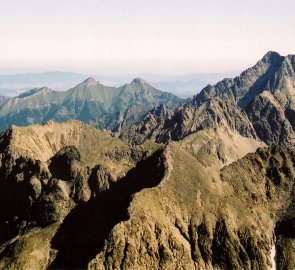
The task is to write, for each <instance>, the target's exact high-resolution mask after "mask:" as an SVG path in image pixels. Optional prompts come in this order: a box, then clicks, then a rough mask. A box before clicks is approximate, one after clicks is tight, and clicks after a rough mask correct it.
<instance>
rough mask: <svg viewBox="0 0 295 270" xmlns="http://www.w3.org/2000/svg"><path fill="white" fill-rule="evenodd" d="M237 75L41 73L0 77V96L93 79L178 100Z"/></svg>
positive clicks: (229, 73)
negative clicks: (136, 84) (145, 86)
mask: <svg viewBox="0 0 295 270" xmlns="http://www.w3.org/2000/svg"><path fill="white" fill-rule="evenodd" d="M237 74H238V72H227V73H196V74H189V75H180V76H168V75H159V74H130V75H128V74H127V75H109V76H106V75H90V74H79V73H71V72H61V71H52V72H43V73H16V74H11V73H10V74H1V73H0V94H2V95H5V96H10V97H11V96H15V95H18V94H20V93H22V92H24V91H27V90H30V89H32V88H41V87H43V86H45V85H46V86H47V87H49V88H51V89H53V90H56V91H65V90H67V89H69V88H72V87H74V86H75V85H77V84H78V83H79V82H81V81H84V80H85V79H86V78H88V77H91V76H92V77H94V78H95V79H97V80H99V81H100V82H101V83H102V84H104V85H109V86H115V87H119V86H121V85H123V84H124V83H125V82H128V81H130V80H132V78H134V77H137V76H139V77H142V78H145V79H146V80H147V81H148V82H150V83H151V84H152V85H154V86H155V87H156V88H158V89H162V90H164V91H167V92H171V93H174V94H175V95H177V96H179V97H186V98H187V97H189V96H191V95H193V94H195V93H197V92H199V91H200V90H201V89H202V88H203V87H204V85H207V84H209V83H211V84H212V83H216V82H218V81H220V80H221V79H223V78H225V77H231V76H234V75H237Z"/></svg>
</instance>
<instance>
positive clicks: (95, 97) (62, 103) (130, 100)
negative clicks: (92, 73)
mask: <svg viewBox="0 0 295 270" xmlns="http://www.w3.org/2000/svg"><path fill="white" fill-rule="evenodd" d="M180 101H181V99H180V98H178V97H176V96H174V95H172V94H170V93H166V92H162V91H159V90H157V89H155V88H153V87H152V86H150V85H149V84H148V83H147V82H145V81H144V80H142V79H138V78H137V79H134V80H133V81H132V83H130V84H125V85H124V86H121V87H107V86H104V85H102V84H100V83H99V82H98V81H96V80H95V79H93V78H88V79H87V80H85V81H84V82H82V83H80V84H78V85H77V86H75V87H74V88H72V89H70V90H68V91H65V92H58V91H52V90H51V89H49V88H48V87H42V88H37V89H32V90H30V91H27V92H25V93H22V94H20V95H18V96H17V97H13V98H10V99H7V100H5V99H4V100H3V101H2V103H3V104H2V105H1V107H0V130H4V129H6V128H8V127H9V126H11V125H19V126H26V125H30V124H34V123H44V122H47V121H49V120H55V121H58V122H63V121H67V120H70V119H77V120H81V121H84V122H91V124H92V125H94V126H95V127H97V128H99V129H104V128H106V129H110V130H113V131H117V130H121V129H122V128H124V127H127V126H128V125H129V124H130V123H133V122H134V121H136V120H137V119H138V118H139V117H140V116H142V115H143V114H144V113H146V112H147V111H149V110H150V109H151V108H153V107H155V106H158V105H160V104H166V105H168V106H171V107H175V106H176V105H178V104H179V102H180Z"/></svg>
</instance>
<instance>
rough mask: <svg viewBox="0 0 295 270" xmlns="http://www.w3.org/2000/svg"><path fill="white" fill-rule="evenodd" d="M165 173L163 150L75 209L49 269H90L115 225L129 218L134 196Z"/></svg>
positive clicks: (58, 239)
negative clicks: (89, 265)
mask: <svg viewBox="0 0 295 270" xmlns="http://www.w3.org/2000/svg"><path fill="white" fill-rule="evenodd" d="M164 173H165V160H164V156H163V151H162V150H159V151H157V152H155V153H154V154H153V155H152V156H151V157H149V158H147V159H146V160H143V161H140V162H138V163H137V166H136V167H135V168H133V169H131V170H130V171H129V172H128V173H127V174H126V176H125V177H123V178H121V179H119V180H118V181H117V182H115V183H112V184H111V186H110V189H108V190H105V191H102V192H101V193H99V194H98V195H97V196H96V197H94V196H92V198H91V199H90V200H89V201H88V202H87V203H84V204H81V205H78V206H77V207H76V208H74V209H73V210H72V212H71V213H70V214H69V215H68V216H67V217H66V218H65V220H64V222H63V224H62V225H61V227H60V229H59V230H58V232H57V233H56V235H55V236H54V238H53V240H52V242H51V245H52V248H53V249H56V250H58V253H57V256H56V258H55V260H54V261H53V263H52V264H51V265H50V266H49V268H48V269H86V268H87V265H88V263H89V261H90V260H91V259H93V258H94V257H95V256H96V255H97V254H98V253H99V252H100V251H102V249H103V245H104V241H105V240H106V238H107V237H108V235H109V233H110V232H111V230H112V229H113V227H114V226H115V225H116V224H118V223H120V222H121V221H126V220H128V219H129V214H128V207H129V204H130V202H131V200H132V196H133V195H134V194H135V193H136V192H139V191H141V190H142V189H144V188H151V187H155V186H157V185H158V184H159V183H160V182H161V180H162V178H163V176H164ZM89 181H91V179H89Z"/></svg>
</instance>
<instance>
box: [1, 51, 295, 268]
mask: <svg viewBox="0 0 295 270" xmlns="http://www.w3.org/2000/svg"><path fill="white" fill-rule="evenodd" d="M294 86H295V56H293V55H288V56H281V55H279V54H278V53H276V52H268V53H267V54H266V55H265V56H264V57H263V58H262V59H261V60H259V61H258V62H257V63H256V64H255V65H254V66H253V67H251V68H249V69H247V70H246V71H244V72H242V73H241V74H240V75H239V76H237V77H235V78H234V79H224V80H222V81H220V82H218V83H217V84H215V85H207V86H206V87H205V88H203V90H202V91H201V92H200V93H198V94H196V95H195V96H193V97H191V98H188V99H185V100H180V99H179V98H177V97H175V96H173V95H172V94H168V93H165V92H162V91H159V90H156V89H155V88H153V87H152V86H150V85H149V84H148V83H147V82H145V81H143V80H142V79H134V80H133V81H132V83H130V84H126V85H124V86H122V87H118V88H116V87H106V86H103V85H101V84H100V83H98V82H97V81H96V80H94V79H92V78H90V79H88V80H86V81H85V82H83V83H82V84H80V85H78V86H77V87H74V88H73V89H70V90H68V91H66V92H63V93H56V92H54V91H51V90H49V89H48V88H42V89H36V90H31V91H30V92H27V93H24V94H22V95H21V96H19V97H15V98H11V99H9V100H3V101H2V102H3V103H2V105H1V107H0V115H1V114H2V118H1V119H2V120H1V121H4V120H5V121H6V122H5V123H6V126H4V125H3V126H2V129H5V128H6V127H8V126H9V125H10V124H8V123H10V122H7V119H19V125H22V126H26V125H28V126H27V127H20V126H16V125H12V126H11V127H9V128H8V129H6V130H5V131H4V132H2V133H1V134H0V149H1V151H0V153H1V155H0V164H1V166H0V200H1V204H0V228H1V230H0V269H11V270H13V269H20V270H29V269H36V270H38V269H91V270H107V269H126V270H127V269H128V270H129V269H130V270H131V269H144V270H145V269H146V270H147V269H165V270H166V269H167V270H179V269H183V270H184V269H189V270H190V269H191V270H201V269H210V270H221V269H249V270H250V269H251V270H253V269H255V270H258V269H259V270H260V269H263V270H264V269H265V270H266V269H282V270H283V269H294V268H295V256H294V254H295V241H294V238H295V237H294V224H295V223H294V221H295V211H294V209H295V203H294V202H295V183H294V181H295V144H294V143H295V142H294V132H295V121H294V119H295V116H294V94H295V88H294ZM41 105H42V106H41ZM44 108H46V109H44ZM61 108H62V109H61ZM81 108H84V109H83V110H82V109H81ZM24 112H26V114H24ZM32 112H33V113H32ZM48 112H51V113H48ZM98 112H99V114H98ZM23 115H25V117H23ZM44 115H46V117H47V118H46V119H45V118H44ZM39 116H40V118H38V117H39ZM21 117H23V118H21ZM70 118H74V119H76V120H71V121H66V120H68V119H70ZM28 119H33V120H31V122H29V121H28ZM52 120H54V121H52ZM77 120H80V121H77ZM81 121H83V122H86V123H83V122H81ZM30 123H42V125H39V124H33V125H29V124H30ZM95 127H96V128H95ZM99 129H100V130H99ZM114 131H116V132H114Z"/></svg>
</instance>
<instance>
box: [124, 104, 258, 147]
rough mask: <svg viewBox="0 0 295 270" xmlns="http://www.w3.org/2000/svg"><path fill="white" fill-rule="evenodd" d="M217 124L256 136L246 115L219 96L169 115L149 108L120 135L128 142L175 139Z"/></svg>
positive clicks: (217, 125)
mask: <svg viewBox="0 0 295 270" xmlns="http://www.w3.org/2000/svg"><path fill="white" fill-rule="evenodd" d="M221 127H222V128H226V129H228V130H230V131H233V132H237V133H238V134H240V135H242V136H244V137H249V138H257V136H256V133H255V130H254V128H253V126H252V124H251V123H250V121H249V119H248V117H247V115H246V114H245V113H244V112H243V111H242V110H241V109H240V108H239V107H238V106H236V104H235V103H233V102H232V101H223V100H221V99H219V98H214V99H210V100H208V101H207V102H205V103H203V104H202V105H200V106H198V107H195V106H192V105H185V106H183V107H181V108H179V109H178V110H176V111H175V112H174V113H173V114H172V113H168V114H163V115H160V116H157V114H156V113H153V111H151V112H150V113H149V114H147V116H146V117H145V118H144V119H143V121H142V122H139V123H137V124H134V125H133V126H132V127H131V128H129V129H128V130H126V131H125V132H123V133H122V135H121V138H122V139H123V140H124V141H127V142H129V143H131V144H140V143H143V142H144V141H145V140H147V139H153V140H155V141H156V142H167V141H169V140H174V141H179V140H181V139H183V138H184V137H186V136H187V135H189V134H192V133H194V132H197V131H200V130H205V129H214V130H217V129H218V128H221Z"/></svg>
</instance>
